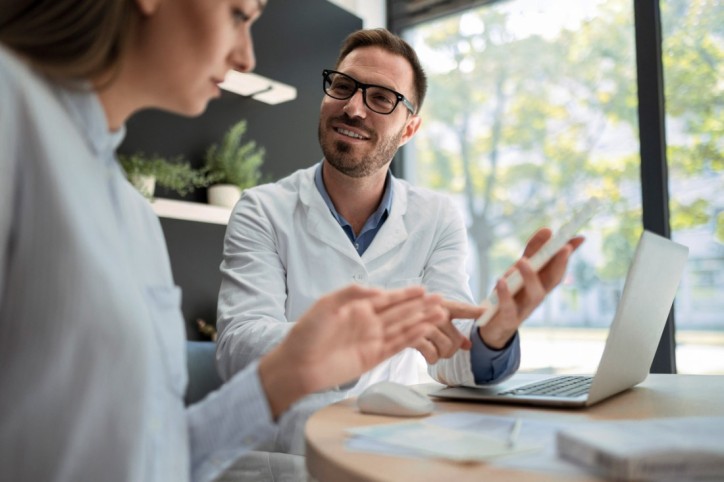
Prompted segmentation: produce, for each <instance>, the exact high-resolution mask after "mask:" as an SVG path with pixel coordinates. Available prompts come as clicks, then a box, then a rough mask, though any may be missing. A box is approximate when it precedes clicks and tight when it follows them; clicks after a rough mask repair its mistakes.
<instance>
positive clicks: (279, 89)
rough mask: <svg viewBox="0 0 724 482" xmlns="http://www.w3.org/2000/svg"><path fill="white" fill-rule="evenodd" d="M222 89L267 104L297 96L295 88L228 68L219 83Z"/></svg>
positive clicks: (278, 102) (277, 102)
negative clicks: (227, 71) (224, 76)
mask: <svg viewBox="0 0 724 482" xmlns="http://www.w3.org/2000/svg"><path fill="white" fill-rule="evenodd" d="M219 87H221V88H222V89H224V90H228V91H229V92H234V93H235V94H239V95H243V96H244V97H251V98H252V99H256V100H258V101H261V102H264V103H267V104H272V105H274V104H280V103H282V102H287V101H289V100H294V99H296V98H297V89H296V87H292V86H291V85H287V84H283V83H281V82H277V81H276V80H271V79H268V78H266V77H263V76H261V75H257V74H246V73H242V72H237V71H235V70H230V71H229V73H228V74H226V78H225V79H224V81H223V82H222V83H221V84H219Z"/></svg>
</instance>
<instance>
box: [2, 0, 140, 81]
mask: <svg viewBox="0 0 724 482" xmlns="http://www.w3.org/2000/svg"><path fill="white" fill-rule="evenodd" d="M139 18H140V16H139V11H138V8H137V7H136V4H135V3H134V1H133V0H0V43H2V44H3V45H4V46H6V47H8V48H10V49H11V50H13V51H14V52H15V53H17V54H18V55H20V56H21V57H23V58H25V59H26V60H27V61H29V62H30V63H31V64H32V65H33V66H34V67H35V68H36V69H37V70H38V71H40V72H41V73H43V74H45V75H47V76H49V77H51V78H53V79H56V80H81V79H91V78H98V77H99V76H101V75H104V76H106V75H108V76H110V77H106V79H107V80H109V79H110V78H112V77H113V75H114V73H115V71H116V69H117V68H118V66H119V60H120V58H121V55H122V53H123V52H124V50H125V48H126V46H127V45H128V43H129V39H130V38H131V36H132V35H133V31H134V29H135V27H136V25H137V23H138V20H139Z"/></svg>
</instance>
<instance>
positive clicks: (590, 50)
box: [411, 0, 724, 297]
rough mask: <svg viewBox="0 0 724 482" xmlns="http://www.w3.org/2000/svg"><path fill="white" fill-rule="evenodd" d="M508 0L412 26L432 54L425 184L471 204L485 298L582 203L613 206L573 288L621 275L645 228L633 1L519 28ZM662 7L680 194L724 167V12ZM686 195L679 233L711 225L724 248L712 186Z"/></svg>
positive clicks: (699, 2) (675, 217)
mask: <svg viewBox="0 0 724 482" xmlns="http://www.w3.org/2000/svg"><path fill="white" fill-rule="evenodd" d="M506 3H509V4H513V3H515V2H497V3H495V4H494V5H488V6H483V7H480V8H475V9H470V10H468V11H466V12H465V13H464V14H463V15H462V16H458V15H451V16H448V17H446V18H443V19H440V20H436V21H433V22H430V23H427V24H423V25H421V26H419V27H416V28H415V34H414V36H411V39H414V40H413V42H414V43H415V44H416V47H417V50H418V52H421V53H422V54H423V56H424V57H425V56H427V55H431V56H430V61H429V63H428V65H426V69H427V72H428V81H429V90H428V96H427V99H426V101H425V104H424V106H423V111H422V116H423V118H424V119H425V123H424V126H425V127H424V128H423V129H422V130H421V131H420V133H419V134H418V135H417V137H416V140H415V143H416V144H415V146H416V151H417V153H416V157H417V161H418V163H417V177H418V179H419V181H420V182H422V183H425V184H427V185H429V186H431V187H434V188H436V189H440V190H444V191H448V192H451V193H455V194H457V195H460V196H461V197H463V198H464V202H465V204H466V208H467V212H468V214H469V219H470V226H469V229H470V232H471V238H472V239H473V242H474V243H475V244H476V250H477V255H478V256H477V264H478V272H479V273H481V276H482V277H483V279H481V282H480V292H479V293H478V295H479V296H481V297H482V296H484V295H485V294H486V293H487V291H488V286H486V281H487V279H485V274H486V270H487V272H488V273H490V267H491V266H492V267H493V272H492V273H490V274H491V276H493V275H497V274H498V273H499V272H500V270H501V269H505V268H506V267H507V263H508V262H509V261H510V260H511V259H515V258H517V256H519V254H520V251H519V249H518V248H519V247H520V245H521V243H522V241H523V240H525V239H526V238H527V237H528V236H529V235H530V234H531V232H532V230H533V228H535V227H537V226H541V225H544V224H549V225H550V224H553V225H554V226H555V224H556V223H555V221H556V220H560V219H565V218H567V217H568V213H570V212H571V210H572V209H573V208H574V207H575V204H576V203H577V202H578V201H580V200H581V197H582V196H583V197H587V196H591V195H596V196H598V197H601V198H603V199H606V201H607V203H606V204H607V205H606V209H605V211H606V212H604V213H601V214H602V216H601V218H599V219H600V225H599V226H597V228H598V229H597V230H598V231H599V232H600V234H601V236H602V239H601V242H602V252H603V259H602V260H601V264H600V266H596V267H595V268H594V267H592V266H589V267H588V268H586V267H583V266H577V267H576V276H577V283H579V282H580V281H581V280H584V279H585V280H586V281H585V282H584V284H585V283H586V282H587V281H591V280H594V278H596V279H598V280H599V281H600V282H603V283H606V282H608V281H613V280H618V279H620V278H621V277H623V276H624V275H625V273H626V269H627V267H628V262H629V261H630V256H631V254H632V251H633V246H635V244H636V240H637V238H638V236H639V234H640V232H641V224H642V223H641V211H640V209H641V207H640V204H639V202H638V200H639V196H640V191H639V189H640V188H639V186H640V184H641V182H642V180H641V179H640V163H641V159H640V154H639V152H638V150H637V149H636V138H637V137H638V131H639V125H638V96H637V91H638V88H637V80H636V61H635V42H634V25H633V22H634V17H633V14H632V9H631V2H630V1H628V0H610V1H607V2H597V5H596V7H595V10H596V11H595V12H592V13H591V15H590V16H587V17H586V18H584V19H582V21H581V23H580V24H577V25H570V26H569V25H563V24H562V25H561V28H560V29H559V30H555V31H554V30H548V29H546V28H541V29H538V28H533V27H526V25H525V24H523V28H522V29H521V28H518V27H520V25H517V26H516V21H519V20H520V19H517V20H516V19H515V18H514V17H515V15H516V13H515V11H516V7H512V6H510V7H508V6H506ZM662 10H663V12H662V13H663V14H664V16H663V18H664V20H665V24H664V25H663V37H664V46H663V47H664V48H663V52H662V54H663V61H664V66H665V72H664V73H665V83H664V85H665V87H666V108H667V125H668V128H669V132H670V135H667V143H668V162H669V172H670V173H671V179H672V187H675V186H674V184H673V183H675V182H677V181H678V180H685V181H690V180H702V179H704V178H706V179H709V184H708V185H712V184H713V183H714V182H721V181H717V179H721V176H722V171H724V150H723V149H722V147H723V146H724V89H723V86H724V84H723V83H722V82H721V79H722V72H723V71H722V68H724V49H723V48H722V42H721V39H722V38H724V9H722V8H720V7H718V5H717V3H716V2H709V1H706V0H667V1H666V2H662ZM471 26H472V27H471ZM476 26H477V27H476ZM539 31H542V32H546V33H545V34H541V33H538V32H539ZM426 60H427V59H425V58H423V63H425V62H426ZM611 133H613V135H611ZM612 140H614V142H620V143H621V145H612V143H611V141H612ZM602 141H605V142H607V145H603V142H602ZM646 181H647V180H645V179H644V180H643V182H646ZM722 187H724V186H722ZM678 197H679V196H677V195H676V194H674V195H673V196H672V202H671V204H670V206H671V213H672V218H671V222H672V226H673V227H674V229H676V230H681V229H691V228H695V227H698V226H705V225H706V226H710V227H711V229H713V230H714V233H715V235H714V237H715V239H717V240H719V241H720V242H721V241H724V215H722V214H721V213H720V209H721V208H720V207H717V205H716V202H715V200H714V199H712V198H711V194H710V193H709V191H708V192H707V193H705V192H702V193H701V195H699V196H697V197H696V198H695V199H686V201H685V202H684V201H682V200H681V199H678ZM551 221H553V223H551ZM511 245H513V247H514V249H511ZM501 260H502V261H501ZM498 261H500V262H498ZM501 264H502V265H501ZM579 278H580V279H579ZM591 282H593V281H591ZM581 289H583V288H581Z"/></svg>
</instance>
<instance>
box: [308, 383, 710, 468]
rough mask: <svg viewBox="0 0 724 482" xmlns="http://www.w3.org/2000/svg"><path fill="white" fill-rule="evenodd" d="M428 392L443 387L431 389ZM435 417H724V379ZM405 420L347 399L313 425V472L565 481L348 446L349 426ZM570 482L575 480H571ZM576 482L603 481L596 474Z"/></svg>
mask: <svg viewBox="0 0 724 482" xmlns="http://www.w3.org/2000/svg"><path fill="white" fill-rule="evenodd" d="M422 388H423V390H427V391H433V390H435V389H437V388H439V387H436V386H433V385H425V386H424V387H422ZM435 405H436V410H435V413H434V414H435V415H439V414H441V413H446V412H455V411H467V412H473V411H475V412H480V413H485V414H490V415H507V416H511V415H513V416H523V417H525V416H526V415H527V416H529V417H531V416H535V417H540V416H541V415H544V414H549V415H555V416H557V417H563V418H564V419H565V418H569V417H575V418H576V419H578V420H580V419H581V418H582V417H583V418H585V419H589V420H615V419H635V420H638V419H646V418H657V417H683V416H704V415H706V416H712V415H716V416H724V376H717V375H649V376H648V378H647V379H646V380H645V381H644V382H643V383H641V384H640V385H638V386H637V387H635V388H633V389H631V390H628V391H626V392H624V393H621V394H619V395H617V396H614V397H613V398H610V399H608V400H605V401H603V402H601V403H599V404H597V405H594V406H593V407H590V408H586V409H574V410H571V409H555V408H552V409H542V408H532V407H530V408H529V407H524V406H521V405H504V404H490V403H467V402H452V401H442V399H435ZM401 420H409V419H401V418H394V417H383V416H376V415H364V414H361V413H359V412H358V411H357V408H356V407H355V402H354V400H353V399H350V400H344V401H342V402H339V403H336V404H334V405H330V406H329V407H326V408H324V409H322V410H320V411H319V412H317V413H316V414H314V415H313V416H312V417H311V418H310V419H309V421H308V422H307V426H306V431H305V439H306V443H307V447H306V459H307V462H306V463H307V470H308V471H309V474H310V475H311V476H312V477H314V478H315V479H316V480H318V481H319V482H328V481H329V482H337V481H345V482H346V481H350V482H352V481H406V480H415V481H418V480H423V481H424V480H429V481H443V482H445V481H448V482H453V481H454V482H462V481H468V480H470V481H473V480H475V481H480V480H506V481H508V480H514V481H541V480H550V481H553V480H561V475H560V474H542V473H534V472H526V471H521V470H511V469H505V468H501V467H496V466H493V465H488V464H467V465H465V464H454V463H449V462H445V461H439V460H432V459H423V458H403V457H393V456H387V455H378V454H370V453H361V452H352V451H348V450H347V449H346V448H345V439H346V435H345V433H344V430H345V429H346V428H348V427H359V426H363V425H374V424H381V423H395V422H399V421H401ZM566 480H573V479H572V478H568V479H566ZM575 480H599V479H596V478H595V477H593V476H590V477H583V478H578V477H576V478H575Z"/></svg>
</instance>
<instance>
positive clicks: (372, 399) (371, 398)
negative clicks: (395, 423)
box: [357, 382, 435, 417]
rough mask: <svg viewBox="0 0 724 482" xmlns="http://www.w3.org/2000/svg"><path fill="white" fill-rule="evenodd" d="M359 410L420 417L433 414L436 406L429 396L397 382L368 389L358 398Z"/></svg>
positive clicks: (379, 384) (378, 413) (384, 383)
mask: <svg viewBox="0 0 724 482" xmlns="http://www.w3.org/2000/svg"><path fill="white" fill-rule="evenodd" d="M357 408H359V410H360V412H362V413H372V414H375V415H391V416H394V417H419V416H422V415H427V414H428V413H431V412H432V410H433V408H435V404H434V403H432V400H430V399H429V398H428V397H427V395H423V394H422V393H420V392H418V391H416V390H415V389H413V388H411V387H408V386H406V385H402V384H400V383H395V382H379V383H375V384H374V385H371V386H369V387H367V389H366V390H365V391H363V392H362V393H360V395H359V397H357Z"/></svg>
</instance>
